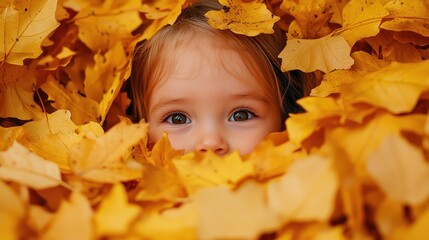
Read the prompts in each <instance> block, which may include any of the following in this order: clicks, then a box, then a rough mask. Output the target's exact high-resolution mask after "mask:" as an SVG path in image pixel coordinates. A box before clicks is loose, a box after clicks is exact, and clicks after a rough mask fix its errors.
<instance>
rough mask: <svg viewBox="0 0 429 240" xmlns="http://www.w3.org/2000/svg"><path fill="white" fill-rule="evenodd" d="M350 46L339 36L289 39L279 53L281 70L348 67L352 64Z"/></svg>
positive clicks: (324, 70) (307, 70) (328, 69)
mask: <svg viewBox="0 0 429 240" xmlns="http://www.w3.org/2000/svg"><path fill="white" fill-rule="evenodd" d="M350 51H351V48H350V46H349V45H348V44H347V42H346V40H345V39H344V38H343V37H341V36H334V37H332V36H326V37H322V38H319V39H291V40H288V41H287V44H286V47H285V48H284V49H283V51H282V52H281V53H280V54H279V57H280V58H282V67H281V68H282V71H289V70H294V69H298V70H301V71H304V72H312V71H315V70H321V71H323V72H325V73H326V72H331V71H333V70H334V69H348V68H350V67H351V66H352V65H353V58H351V57H350Z"/></svg>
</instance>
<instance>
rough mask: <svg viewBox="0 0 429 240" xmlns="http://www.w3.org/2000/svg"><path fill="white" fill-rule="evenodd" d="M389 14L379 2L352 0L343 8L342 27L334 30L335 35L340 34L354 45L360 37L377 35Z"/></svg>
mask: <svg viewBox="0 0 429 240" xmlns="http://www.w3.org/2000/svg"><path fill="white" fill-rule="evenodd" d="M387 15H389V11H387V10H386V9H385V8H384V7H383V6H382V5H381V4H379V3H374V4H372V3H369V2H368V1H363V0H351V1H349V2H348V3H347V4H346V6H345V7H344V9H343V24H342V28H340V29H338V30H336V31H334V35H336V34H340V35H341V36H342V37H344V38H345V39H346V40H347V42H348V43H349V45H350V46H353V45H354V44H355V43H356V42H357V41H358V40H360V39H363V38H366V37H371V36H375V35H377V33H378V32H379V31H380V29H379V25H380V23H381V21H382V19H383V18H384V17H386V16H387Z"/></svg>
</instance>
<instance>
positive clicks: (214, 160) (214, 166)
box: [173, 151, 254, 193]
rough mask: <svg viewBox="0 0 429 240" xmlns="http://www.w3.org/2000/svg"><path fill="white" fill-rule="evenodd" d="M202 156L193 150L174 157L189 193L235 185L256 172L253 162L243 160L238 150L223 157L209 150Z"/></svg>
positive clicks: (175, 164)
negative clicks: (213, 187) (219, 186)
mask: <svg viewBox="0 0 429 240" xmlns="http://www.w3.org/2000/svg"><path fill="white" fill-rule="evenodd" d="M201 157H202V159H199V157H197V156H196V155H195V153H194V152H191V153H188V154H186V155H185V156H183V157H180V158H175V159H173V164H174V166H175V167H176V169H177V173H178V175H179V176H180V177H181V179H182V182H183V184H184V185H185V187H186V189H187V190H188V192H189V193H194V192H195V191H197V190H198V189H200V188H203V187H209V186H216V185H226V186H229V187H233V186H235V184H237V183H238V182H239V181H241V180H242V179H244V178H245V177H248V176H250V175H252V174H253V172H254V170H253V165H252V163H251V162H250V161H243V160H242V159H241V157H240V155H239V154H238V153H237V152H233V153H231V154H229V155H227V156H225V157H222V156H219V155H217V154H215V153H213V152H211V151H209V152H208V153H207V154H204V155H203V156H201Z"/></svg>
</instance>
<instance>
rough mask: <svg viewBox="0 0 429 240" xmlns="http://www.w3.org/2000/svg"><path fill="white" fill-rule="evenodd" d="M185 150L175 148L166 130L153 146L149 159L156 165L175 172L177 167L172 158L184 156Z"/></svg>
mask: <svg viewBox="0 0 429 240" xmlns="http://www.w3.org/2000/svg"><path fill="white" fill-rule="evenodd" d="M183 153H184V150H175V149H174V148H173V147H172V146H171V143H170V140H169V139H168V134H167V133H166V132H165V133H164V134H163V136H162V138H160V139H159V140H158V141H157V142H156V143H155V145H154V146H153V148H152V151H151V154H150V158H149V159H148V161H149V162H150V163H152V164H153V165H155V166H158V167H161V168H165V169H168V170H170V171H172V172H175V167H174V165H173V164H172V162H171V161H172V160H173V159H174V158H176V157H179V156H182V155H183Z"/></svg>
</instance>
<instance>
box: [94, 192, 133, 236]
mask: <svg viewBox="0 0 429 240" xmlns="http://www.w3.org/2000/svg"><path fill="white" fill-rule="evenodd" d="M140 211H141V208H140V207H139V206H138V205H133V204H129V203H128V197H127V192H126V190H125V188H124V186H122V185H121V184H120V183H118V184H115V185H113V187H112V189H111V190H110V192H109V194H108V195H107V196H105V198H104V199H103V201H102V202H101V203H100V206H99V207H98V209H97V212H96V213H95V215H94V225H95V231H96V233H97V235H98V236H99V237H101V236H106V235H120V234H125V233H126V232H127V230H128V229H129V227H130V224H131V222H132V221H133V220H134V219H135V218H137V216H138V215H139V213H140Z"/></svg>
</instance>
